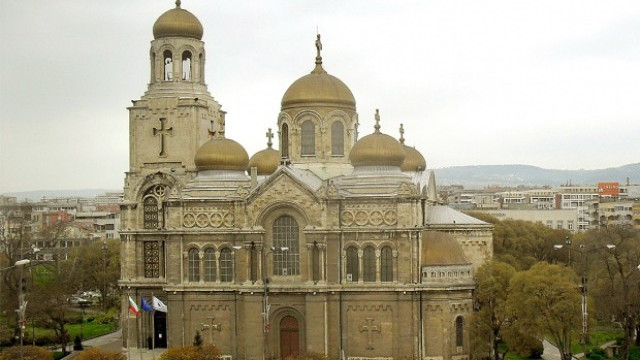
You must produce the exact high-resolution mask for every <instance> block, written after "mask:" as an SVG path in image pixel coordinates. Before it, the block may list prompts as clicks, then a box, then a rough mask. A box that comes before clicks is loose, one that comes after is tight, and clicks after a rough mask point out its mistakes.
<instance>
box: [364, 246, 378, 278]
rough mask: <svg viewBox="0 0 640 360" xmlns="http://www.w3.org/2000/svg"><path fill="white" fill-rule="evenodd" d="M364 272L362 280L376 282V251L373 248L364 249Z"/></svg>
mask: <svg viewBox="0 0 640 360" xmlns="http://www.w3.org/2000/svg"><path fill="white" fill-rule="evenodd" d="M362 272H363V274H362V280H364V282H375V281H376V251H375V249H374V248H373V246H367V247H366V248H364V254H363V256H362Z"/></svg>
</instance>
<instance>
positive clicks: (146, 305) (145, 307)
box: [140, 297, 153, 311]
mask: <svg viewBox="0 0 640 360" xmlns="http://www.w3.org/2000/svg"><path fill="white" fill-rule="evenodd" d="M141 299H142V303H141V304H140V305H141V306H140V307H141V308H142V310H144V311H153V307H152V306H151V305H149V303H148V302H147V300H145V299H144V298H143V297H141Z"/></svg>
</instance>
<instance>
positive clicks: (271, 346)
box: [120, 5, 492, 360]
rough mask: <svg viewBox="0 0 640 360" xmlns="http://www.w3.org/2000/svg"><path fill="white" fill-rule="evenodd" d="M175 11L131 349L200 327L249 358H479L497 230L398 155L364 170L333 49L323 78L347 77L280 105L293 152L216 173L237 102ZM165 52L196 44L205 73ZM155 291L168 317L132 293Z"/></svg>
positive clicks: (128, 243) (143, 140) (130, 247)
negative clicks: (454, 203) (482, 292)
mask: <svg viewBox="0 0 640 360" xmlns="http://www.w3.org/2000/svg"><path fill="white" fill-rule="evenodd" d="M173 12H175V13H178V12H180V13H179V14H178V15H180V16H193V15H191V14H190V13H188V14H187V15H185V14H184V13H182V12H184V10H182V9H180V7H179V5H178V7H177V8H176V9H173V10H170V11H168V12H167V13H165V14H164V15H162V16H161V17H160V19H159V20H158V22H156V25H155V26H154V34H156V28H160V29H162V30H163V31H162V32H160V31H159V32H158V34H160V33H161V34H163V35H162V36H159V35H157V34H156V39H154V40H153V42H152V50H151V67H152V71H151V73H152V82H151V84H150V85H149V90H148V91H147V92H146V94H145V95H144V97H143V98H142V99H141V100H138V101H134V106H132V107H131V108H129V111H130V114H131V115H130V129H131V132H130V137H131V150H130V151H131V162H130V163H131V166H130V171H129V172H128V173H127V176H126V180H125V203H124V205H123V206H122V220H121V223H122V229H121V252H122V279H121V281H120V286H121V287H122V289H123V291H124V293H125V295H124V296H123V299H122V308H123V314H128V315H127V316H123V329H124V341H125V344H124V345H125V346H130V347H145V346H147V339H153V340H154V341H153V342H154V343H155V345H156V346H158V347H166V346H178V345H188V344H191V343H193V339H194V336H195V335H196V332H200V333H201V336H202V338H203V339H204V341H205V343H214V344H215V345H216V346H217V347H219V348H220V350H221V353H222V354H224V355H227V356H229V357H231V358H235V359H264V358H283V357H285V356H287V355H292V354H303V353H323V354H327V355H328V356H329V357H330V358H333V359H337V358H352V359H372V358H377V359H381V358H385V359H393V358H395V359H400V358H420V359H443V360H445V359H446V360H449V359H453V360H462V359H467V358H468V357H469V354H470V349H469V319H470V315H471V312H472V292H473V289H474V285H473V271H474V269H476V268H477V267H478V266H480V265H481V264H482V263H483V262H484V261H485V260H487V259H488V258H490V257H491V255H492V235H491V234H492V233H491V232H492V228H491V226H490V225H488V224H485V223H483V222H480V221H478V220H476V219H473V218H470V217H468V216H466V215H463V214H460V213H457V212H455V214H453V215H452V213H450V211H453V210H450V209H448V208H446V207H444V206H442V205H440V204H438V203H437V201H436V200H434V199H433V198H432V197H430V196H428V195H427V194H431V193H434V191H435V188H434V187H435V182H434V181H433V179H432V180H431V181H430V182H429V184H431V185H429V188H430V189H427V188H426V185H425V184H427V182H426V181H424V179H427V178H428V174H427V173H423V172H422V171H420V172H419V173H406V172H401V171H400V168H399V166H398V165H397V164H387V163H384V159H382V160H381V163H380V164H379V166H355V167H354V166H352V165H351V163H350V161H349V152H350V150H351V148H352V147H353V146H354V144H356V140H357V128H358V120H357V119H358V117H357V113H356V111H355V100H353V95H351V93H350V91H349V90H348V88H346V85H344V84H342V83H341V82H339V80H337V78H334V77H331V76H330V75H328V74H326V72H323V70H322V68H321V64H322V59H321V57H320V49H321V46H318V56H317V58H316V70H314V73H315V74H316V75H318V76H319V77H318V78H315V77H314V78H313V79H312V80H313V81H320V82H322V81H329V82H332V83H333V84H338V85H339V86H343V87H344V88H338V90H339V91H338V95H337V97H336V96H333V95H334V94H332V93H330V92H329V93H325V94H320V95H318V96H315V93H314V91H315V90H314V89H315V87H314V86H315V85H314V86H309V85H308V84H307V83H305V81H307V80H305V77H303V78H301V79H300V80H298V82H296V83H294V85H295V86H294V85H292V88H290V91H288V92H287V93H286V94H285V97H284V98H283V107H282V111H281V113H280V115H279V116H278V127H279V129H280V135H281V136H280V145H281V148H282V147H286V148H287V151H286V152H285V151H282V150H281V155H282V156H281V157H282V162H281V164H280V166H278V167H277V170H275V172H273V173H272V174H269V175H265V176H260V177H256V176H255V175H253V176H250V175H248V174H247V173H251V169H247V172H245V171H237V170H234V168H233V167H237V163H234V164H232V165H233V166H229V167H228V168H224V166H225V163H224V162H222V163H216V164H213V165H215V170H205V167H204V166H200V165H198V163H197V162H194V157H195V155H196V153H197V152H198V149H200V148H201V146H202V145H203V144H204V143H205V142H207V140H208V139H209V138H210V136H212V134H215V133H218V134H217V135H213V136H214V138H212V140H209V141H213V140H214V139H215V136H221V134H222V135H224V112H223V111H222V110H221V108H220V105H219V104H218V103H217V102H215V101H214V100H213V97H211V95H209V94H208V92H207V90H206V87H205V86H204V83H203V81H202V78H201V77H200V76H201V75H202V74H203V72H204V66H203V64H204V48H203V44H202V42H201V41H200V39H194V38H193V36H192V34H193V33H194V31H193V28H189V29H187V30H188V31H187V30H185V34H187V35H188V36H187V35H184V36H183V37H181V36H180V34H179V33H178V35H174V36H170V37H164V34H165V33H168V32H169V30H167V28H166V26H167V25H166V24H164V23H162V19H163V18H164V17H165V15H167V14H169V15H171V16H173V15H176V14H175V13H173ZM193 19H195V17H193ZM193 19H191V18H189V20H190V21H192V20H193ZM195 21H197V19H196V20H195ZM159 24H160V25H159ZM198 24H199V22H198ZM163 26H165V27H163ZM196 33H197V32H196ZM319 40H320V39H319V37H318V42H319ZM167 49H172V50H173V51H172V54H173V53H174V52H175V53H176V54H178V55H177V56H175V57H174V58H172V62H173V63H174V64H175V63H177V62H178V61H179V60H180V59H181V57H180V55H179V54H181V53H183V52H184V50H174V49H190V50H189V53H190V54H192V55H193V58H194V59H200V60H199V61H200V62H197V61H194V62H193V63H194V64H196V65H195V68H196V69H199V70H197V71H195V70H191V76H190V77H187V78H184V77H180V76H177V75H179V74H180V72H179V71H177V70H172V76H168V77H165V74H164V73H163V72H160V71H159V70H157V69H158V66H159V64H161V63H162V64H164V63H163V62H159V61H158V57H159V56H160V55H162V54H164V52H165V51H166V50H167ZM172 56H173V55H172ZM183 57H184V56H183ZM165 61H166V60H165ZM170 62H171V61H170ZM201 65H202V66H201ZM318 69H320V70H318ZM314 73H312V74H314ZM336 81H338V82H339V83H337V82H336ZM314 84H316V83H314ZM340 84H342V85H340ZM189 86H191V88H192V89H194V90H190V91H192V93H190V94H188V93H186V92H188V91H187V89H188V88H189ZM296 86H297V87H296ZM305 86H307V88H305ZM292 89H293V90H295V91H293V90H292ZM318 91H319V90H318ZM309 94H311V95H309ZM303 95H304V96H307V97H308V98H303ZM332 96H333V97H332ZM340 96H342V98H341V97H340ZM196 98H197V99H196ZM343 100H344V101H343ZM161 119H164V120H161ZM305 121H311V123H310V124H312V125H313V127H310V128H309V129H311V130H309V129H303V126H311V125H309V123H308V124H307V125H303V124H304V123H305ZM336 121H337V122H339V123H340V125H336V126H333V125H332V124H334V123H335V122H336ZM283 126H284V128H283ZM378 128H379V126H378V127H377V128H376V133H377V132H378ZM169 129H170V130H169ZM283 129H284V130H286V131H287V134H286V136H283ZM332 131H336V132H337V131H340V134H332ZM162 134H164V135H162ZM305 134H306V135H305ZM310 134H311V135H310ZM338 135H339V136H338ZM162 136H164V140H162V139H161V137H162ZM304 136H306V138H304V139H303V137H304ZM309 139H312V141H313V144H312V145H313V147H309ZM305 141H306V142H307V143H306V145H305V144H304V143H305ZM385 141H387V140H385ZM392 141H395V140H392ZM396 142H397V141H396ZM337 145H341V146H342V151H341V150H340V147H339V146H337ZM303 146H307V147H306V148H305V149H302V147H303ZM398 146H400V145H399V143H398ZM216 161H217V160H216ZM225 161H226V160H225ZM208 165H211V164H208ZM199 166H200V167H199ZM254 174H255V173H254ZM431 176H433V175H431ZM452 216H453V217H452ZM434 234H436V235H434ZM154 296H155V297H157V298H159V299H160V300H162V301H163V302H164V303H165V304H166V305H167V308H168V311H167V312H166V313H162V312H159V311H155V312H153V313H151V312H142V314H141V315H140V316H137V317H136V316H134V315H133V314H132V313H131V312H129V311H127V307H128V298H129V297H131V298H132V299H134V301H136V302H138V303H140V299H141V298H142V297H143V298H145V299H146V300H147V301H148V302H149V301H150V299H151V298H152V297H154Z"/></svg>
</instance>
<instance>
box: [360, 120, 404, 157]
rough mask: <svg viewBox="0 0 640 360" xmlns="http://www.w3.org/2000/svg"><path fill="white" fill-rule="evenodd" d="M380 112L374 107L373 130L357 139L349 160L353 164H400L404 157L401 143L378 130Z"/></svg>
mask: <svg viewBox="0 0 640 360" xmlns="http://www.w3.org/2000/svg"><path fill="white" fill-rule="evenodd" d="M379 122H380V114H379V112H378V110H377V109H376V125H375V132H374V133H373V134H369V135H367V136H365V137H363V138H362V139H360V140H358V141H357V142H356V143H355V145H353V148H351V152H350V153H349V161H351V165H353V166H400V164H402V161H403V160H404V158H405V151H404V148H403V145H402V144H400V142H398V140H396V139H394V138H393V137H391V136H389V135H386V134H383V133H381V132H380V124H379Z"/></svg>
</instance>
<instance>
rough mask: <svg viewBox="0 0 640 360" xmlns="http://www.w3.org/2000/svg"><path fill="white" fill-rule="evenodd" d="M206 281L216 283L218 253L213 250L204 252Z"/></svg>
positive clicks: (209, 249)
mask: <svg viewBox="0 0 640 360" xmlns="http://www.w3.org/2000/svg"><path fill="white" fill-rule="evenodd" d="M204 281H216V251H215V250H214V249H212V248H208V249H207V250H205V251H204Z"/></svg>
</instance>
